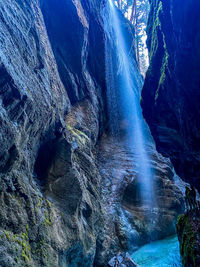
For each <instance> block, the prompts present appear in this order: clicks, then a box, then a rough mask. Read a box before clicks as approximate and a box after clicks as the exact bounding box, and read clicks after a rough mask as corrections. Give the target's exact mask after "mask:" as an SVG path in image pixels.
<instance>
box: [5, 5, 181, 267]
mask: <svg viewBox="0 0 200 267" xmlns="http://www.w3.org/2000/svg"><path fill="white" fill-rule="evenodd" d="M99 8H100V2H99V1H95V0H93V1H71V0H69V1H55V0H46V1H43V0H41V1H38V0H26V1H22V0H17V1H16V0H8V1H1V2H0V126H1V127H0V144H1V146H0V200H1V201H0V266H5V267H10V266H17V267H22V266H84V267H85V266H93V265H94V266H105V265H106V264H108V262H109V260H110V259H111V258H112V257H113V256H115V255H117V253H118V252H119V251H124V250H128V249H131V250H132V249H135V248H137V247H138V246H139V245H141V244H142V243H144V242H146V241H145V240H144V239H145V238H149V239H151V238H150V236H152V231H153V229H154V226H155V219H154V216H153V217H152V220H150V221H148V219H147V218H145V216H144V210H145V207H142V206H141V205H139V204H138V202H137V197H136V198H133V195H134V194H135V193H134V192H135V191H136V188H137V174H135V173H134V164H133V162H134V155H133V154H131V153H129V151H127V150H126V149H124V145H123V143H121V144H119V146H117V145H116V143H118V142H117V140H111V141H110V140H107V139H105V138H103V140H102V143H101V145H100V146H99V145H98V146H97V142H99V140H100V137H101V134H102V133H103V132H104V130H105V126H106V117H107V115H106V107H105V106H106V104H105V102H106V101H105V93H106V92H105V69H104V68H105V67H104V66H105V62H104V32H103V25H102V21H101V16H100V11H99ZM121 17H122V16H121ZM125 26H126V21H125V20H124V27H125ZM70 29H71V30H70ZM77 33H78V34H77ZM130 40H132V36H131V37H130ZM130 40H129V41H130ZM137 73H138V70H137ZM140 78H141V77H140ZM100 154H101V155H100ZM153 157H155V159H153ZM152 164H153V166H154V169H155V170H156V177H155V190H156V192H157V193H156V196H157V202H158V203H159V209H157V210H153V211H152V212H151V215H152V214H156V218H159V221H156V223H157V222H158V226H159V224H160V226H159V227H160V228H158V227H157V228H156V230H155V233H156V234H157V235H155V236H156V238H159V237H161V236H163V234H164V230H166V227H169V229H170V231H171V232H174V219H175V218H176V215H177V212H179V211H180V210H181V207H182V195H181V193H180V191H179V189H178V188H177V186H176V185H175V182H174V180H173V179H174V174H173V172H172V170H171V165H170V162H169V161H168V160H166V159H163V158H162V157H161V156H160V155H158V154H157V153H156V152H155V150H154V149H153V152H152ZM164 198H166V199H167V201H166V202H165V201H164ZM166 218H167V220H165V223H164V224H162V219H166ZM143 220H145V221H144V222H143V223H142V221H143ZM146 223H147V224H146ZM153 234H154V233H153Z"/></svg>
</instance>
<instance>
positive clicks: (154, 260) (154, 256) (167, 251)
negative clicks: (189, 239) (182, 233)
mask: <svg viewBox="0 0 200 267" xmlns="http://www.w3.org/2000/svg"><path fill="white" fill-rule="evenodd" d="M132 258H133V260H134V261H135V262H136V263H137V264H138V265H139V267H181V266H182V264H181V259H180V252H179V243H178V239H177V237H176V236H173V237H169V238H166V239H164V240H159V241H155V242H152V243H149V244H147V245H145V246H143V247H141V248H140V249H139V250H137V251H136V252H134V253H133V254H132Z"/></svg>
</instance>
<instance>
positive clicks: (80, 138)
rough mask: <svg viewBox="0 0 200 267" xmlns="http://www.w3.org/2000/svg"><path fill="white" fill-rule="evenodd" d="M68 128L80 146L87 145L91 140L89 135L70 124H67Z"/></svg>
mask: <svg viewBox="0 0 200 267" xmlns="http://www.w3.org/2000/svg"><path fill="white" fill-rule="evenodd" d="M67 129H68V130H69V131H70V132H71V134H72V136H73V139H74V141H77V143H78V144H79V146H83V145H86V143H87V142H89V141H90V139H89V137H88V136H87V135H86V134H85V133H83V132H82V131H80V130H78V129H75V128H72V127H71V126H70V125H67Z"/></svg>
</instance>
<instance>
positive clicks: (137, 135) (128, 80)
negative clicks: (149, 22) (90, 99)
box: [104, 0, 155, 209]
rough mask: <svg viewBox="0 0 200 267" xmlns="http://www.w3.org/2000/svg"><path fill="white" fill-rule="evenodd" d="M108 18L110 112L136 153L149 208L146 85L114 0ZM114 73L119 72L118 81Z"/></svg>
mask: <svg viewBox="0 0 200 267" xmlns="http://www.w3.org/2000/svg"><path fill="white" fill-rule="evenodd" d="M106 8H107V9H108V14H109V16H108V17H105V18H104V27H105V31H106V33H107V36H108V39H110V40H109V42H112V43H113V45H114V46H115V49H114V51H115V54H116V58H117V60H116V61H117V64H116V66H117V69H115V68H113V67H114V66H113V63H112V59H113V55H112V53H113V52H111V51H110V50H109V49H110V48H109V47H108V46H109V45H108V46H107V48H106V55H105V56H106V73H107V91H108V96H107V97H108V112H109V113H110V124H111V125H110V126H111V132H112V133H113V134H116V133H117V134H119V133H120V132H121V130H122V129H123V131H124V132H125V133H126V142H127V146H128V147H129V149H130V150H131V151H132V152H133V154H134V161H135V162H136V166H137V167H136V168H137V170H136V171H137V177H138V179H139V190H140V196H141V202H142V203H143V205H144V206H147V207H148V209H151V207H153V205H154V204H155V203H153V202H154V201H155V200H154V194H153V186H152V179H153V174H152V170H151V167H150V160H149V156H148V153H147V147H148V134H146V132H147V131H146V129H145V127H146V125H145V122H144V119H143V116H142V111H141V107H140V93H141V92H140V90H141V87H142V83H141V82H139V80H140V77H139V78H138V72H137V63H136V61H135V60H134V59H133V57H132V56H131V55H130V51H129V49H128V47H127V45H126V41H125V37H124V32H123V29H122V25H121V21H120V18H119V16H120V14H119V11H118V10H117V9H116V7H115V5H114V3H113V1H112V0H108V5H107V7H106ZM112 72H115V73H117V76H118V78H117V82H116V81H113V80H114V78H113V77H114V75H113V73H112Z"/></svg>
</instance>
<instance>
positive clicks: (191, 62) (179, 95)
mask: <svg viewBox="0 0 200 267" xmlns="http://www.w3.org/2000/svg"><path fill="white" fill-rule="evenodd" d="M150 2H151V10H150V18H149V22H148V48H149V55H150V67H149V70H148V72H147V75H146V79H145V83H144V88H143V92H142V107H143V113H144V117H145V118H146V120H147V122H148V124H149V126H150V129H151V132H152V134H153V137H154V139H155V141H156V145H157V149H158V151H159V152H161V153H162V154H163V155H164V156H167V157H170V159H171V161H172V163H173V165H174V167H175V170H176V172H177V174H178V175H179V176H180V177H181V178H182V179H184V180H185V181H187V182H190V183H191V184H193V185H194V186H196V188H198V190H200V183H199V177H200V169H199V164H200V157H199V153H200V134H199V133H200V120H199V116H200V109H199V101H200V90H199V89H200V76H199V71H200V52H199V42H200V17H199V12H198V10H199V9H200V2H199V1H195V0H193V1H187V0H183V1H181V7H180V1H178V0H170V1H169V0H151V1H150Z"/></svg>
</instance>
